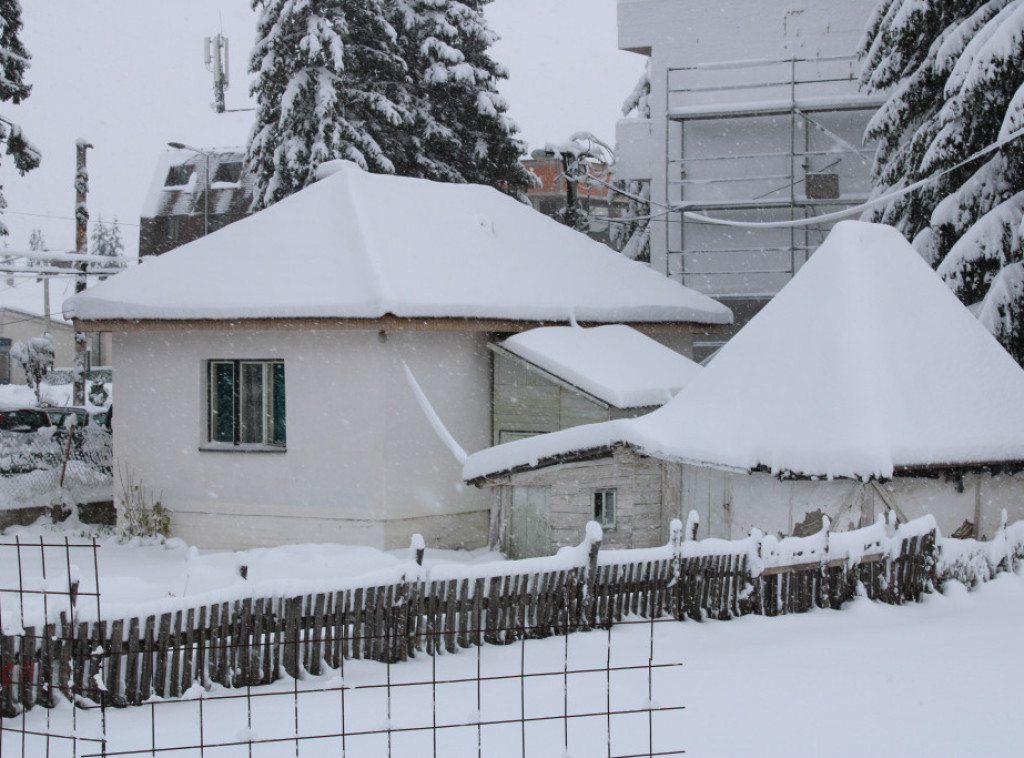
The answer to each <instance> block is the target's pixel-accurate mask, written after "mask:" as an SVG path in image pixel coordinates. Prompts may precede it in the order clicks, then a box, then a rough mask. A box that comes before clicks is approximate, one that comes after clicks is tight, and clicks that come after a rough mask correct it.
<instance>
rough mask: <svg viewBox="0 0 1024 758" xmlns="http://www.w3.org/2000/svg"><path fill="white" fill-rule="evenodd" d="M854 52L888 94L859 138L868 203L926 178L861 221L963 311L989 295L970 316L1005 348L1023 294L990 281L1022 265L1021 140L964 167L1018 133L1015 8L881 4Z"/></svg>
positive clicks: (1020, 9) (1021, 35)
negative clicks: (930, 272) (871, 149)
mask: <svg viewBox="0 0 1024 758" xmlns="http://www.w3.org/2000/svg"><path fill="white" fill-rule="evenodd" d="M860 54H861V56H862V59H863V61H864V68H863V72H862V76H861V81H862V84H863V85H864V87H865V88H866V89H868V90H869V91H884V90H887V89H889V88H891V91H890V94H889V96H888V100H887V102H886V103H885V104H884V105H883V106H882V108H881V109H880V110H879V111H878V113H877V114H876V115H875V116H874V118H873V119H872V120H871V122H870V123H869V126H868V129H867V133H866V136H867V139H868V140H874V139H877V140H879V144H880V148H879V152H878V156H877V158H876V162H875V166H874V169H873V171H874V174H873V178H874V182H875V195H876V196H879V195H882V194H885V193H888V192H889V191H891V190H893V189H898V188H900V187H903V186H906V185H909V184H911V183H913V182H915V181H917V180H919V179H923V178H927V177H934V179H933V180H932V181H931V182H930V183H929V184H928V185H927V187H926V188H925V189H923V190H921V191H918V192H913V193H910V194H908V195H905V196H903V197H902V198H898V199H895V200H891V201H889V202H887V203H886V204H885V205H884V206H882V207H881V208H880V209H877V210H875V211H874V212H872V213H871V214H870V218H871V219H872V220H876V221H883V222H886V223H890V224H893V225H895V226H896V227H897V228H899V229H900V231H902V232H903V234H904V235H905V236H906V237H907V238H908V239H911V240H912V241H913V243H914V246H915V247H916V248H917V250H918V251H919V252H920V253H921V254H922V255H923V256H924V257H925V258H926V259H927V260H929V261H930V262H932V263H933V265H935V266H936V267H937V270H938V273H939V274H940V275H941V276H942V277H943V278H944V279H945V280H946V282H947V283H948V284H949V285H950V286H951V287H952V288H953V290H954V291H955V292H956V293H957V295H958V296H959V297H960V299H961V301H963V302H964V303H965V304H967V305H971V304H974V303H976V302H979V301H982V300H983V299H986V298H988V297H990V296H992V297H996V296H997V295H998V298H999V303H998V306H997V305H996V304H995V303H989V304H988V305H987V306H983V308H982V310H985V309H986V308H987V309H988V312H989V313H993V312H995V311H997V310H999V311H1001V313H1002V314H1003V316H1002V317H1001V318H999V319H989V321H988V325H989V327H990V328H991V329H993V330H995V329H996V327H995V325H996V324H997V323H999V324H1002V326H1001V327H999V329H1000V331H996V332H995V333H996V334H997V337H1000V340H1001V341H1002V342H1003V344H1004V346H1006V347H1007V348H1008V349H1011V351H1012V348H1011V343H1012V339H1011V338H1010V337H1009V336H1007V335H1011V334H1014V333H1024V321H1021V322H1020V323H1019V324H1016V325H1014V320H1015V319H1019V318H1020V314H1024V308H1022V307H1020V306H1021V304H1022V303H1024V300H1022V299H1021V298H1022V297H1024V292H1021V290H1020V288H1017V289H1016V290H1014V288H1007V287H999V288H998V289H999V293H996V291H995V289H994V283H995V282H996V281H997V280H998V279H999V278H1000V277H999V275H1000V272H1001V271H1002V270H1003V269H1004V268H1005V267H1007V266H1008V265H1010V264H1013V263H1015V262H1017V261H1020V260H1021V259H1022V258H1024V243H1022V239H1021V230H1020V226H1021V222H1022V220H1024V163H1022V159H1024V141H1022V140H1019V139H1018V140H1014V141H1010V142H1007V143H1006V144H1004V145H1002V146H1001V147H1000V148H999V149H998V150H996V151H995V152H992V153H989V154H987V155H985V156H982V157H980V158H978V159H976V160H973V161H969V162H966V163H964V161H965V159H967V158H969V157H970V156H972V155H974V154H975V153H977V152H978V151H980V150H981V149H983V148H985V147H988V146H989V145H991V144H993V143H994V142H997V141H999V140H1001V139H1003V138H1006V137H1008V136H1009V135H1011V134H1013V133H1014V132H1016V131H1018V130H1020V129H1021V127H1022V126H1024V0H987V1H986V0H882V1H881V2H879V4H878V5H877V6H876V8H875V11H874V13H873V15H872V17H871V20H870V21H869V23H868V26H867V29H866V31H865V34H864V38H863V41H862V43H861V47H860ZM961 163H964V165H962V166H961V165H960V164H961ZM1014 291H1015V292H1016V294H1015V295H1013V296H1012V297H1011V298H1010V299H1007V297H1008V296H1009V295H1008V293H1012V292H1014ZM1014 298H1016V299H1014ZM1015 303H1016V304H1015ZM1000 335H1002V336H1000ZM1015 357H1016V358H1017V360H1018V361H1019V362H1021V363H1022V365H1024V354H1022V353H1018V354H1016V355H1015Z"/></svg>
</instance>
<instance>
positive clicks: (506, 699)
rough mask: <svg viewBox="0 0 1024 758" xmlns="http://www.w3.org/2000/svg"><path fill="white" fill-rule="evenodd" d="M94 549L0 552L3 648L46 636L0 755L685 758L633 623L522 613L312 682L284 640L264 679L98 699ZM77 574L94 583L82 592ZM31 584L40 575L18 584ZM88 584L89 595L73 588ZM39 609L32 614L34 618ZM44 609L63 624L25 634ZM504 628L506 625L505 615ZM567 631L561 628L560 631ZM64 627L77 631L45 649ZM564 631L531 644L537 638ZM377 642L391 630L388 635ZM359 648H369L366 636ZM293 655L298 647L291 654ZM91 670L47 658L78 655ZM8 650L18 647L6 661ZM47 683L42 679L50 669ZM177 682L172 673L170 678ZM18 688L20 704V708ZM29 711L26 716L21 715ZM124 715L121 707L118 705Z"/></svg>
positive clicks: (300, 641)
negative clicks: (141, 698)
mask: <svg viewBox="0 0 1024 758" xmlns="http://www.w3.org/2000/svg"><path fill="white" fill-rule="evenodd" d="M99 551H100V548H99V547H98V545H97V543H96V542H95V541H93V542H91V543H89V544H74V543H70V542H69V541H68V540H66V539H65V540H63V541H62V542H60V541H58V542H52V543H46V542H44V541H43V540H40V541H39V542H38V543H25V542H22V541H20V540H17V539H16V540H14V541H13V542H8V543H3V544H2V545H0V557H3V558H4V559H5V560H4V561H3V564H2V565H3V570H2V573H0V609H3V608H6V609H8V610H9V612H8V613H7V614H6V615H5V616H3V617H0V626H2V627H3V630H4V637H3V640H4V644H5V645H9V644H10V642H9V641H10V640H12V639H14V635H15V634H17V633H21V634H22V635H23V636H27V637H31V638H34V639H36V640H38V641H39V644H38V646H36V648H35V649H36V652H35V653H34V654H33V655H32V656H30V657H25V656H18V655H4V660H5V661H6V662H7V663H6V664H5V665H4V668H3V671H2V672H0V683H2V687H3V690H2V691H3V695H4V703H5V705H6V707H5V708H4V709H3V710H2V712H0V749H2V750H0V752H2V753H3V755H5V756H8V755H20V756H22V758H24V757H25V756H33V757H35V756H47V757H49V756H71V757H72V758H87V757H91V756H142V755H149V756H154V755H175V756H207V755H210V756H218V757H219V756H225V757H228V756H231V757H233V756H246V757H247V758H251V756H280V755H285V754H287V755H295V756H296V757H297V758H300V757H301V756H322V755H329V754H337V755H344V756H347V757H348V758H352V757H353V756H375V757H376V756H395V757H396V758H398V757H401V756H417V757H419V756H425V755H432V756H446V757H447V756H455V757H458V756H477V758H483V757H484V756H487V758H503V757H504V756H509V758H513V757H515V756H521V757H523V758H525V756H527V755H529V756H531V758H532V757H533V756H544V755H552V756H565V755H587V756H606V758H638V757H639V756H656V755H678V754H681V753H682V749H681V747H680V742H681V734H680V731H679V729H678V724H677V720H676V719H675V718H674V716H678V712H679V711H681V710H682V708H683V706H682V705H681V704H680V702H679V699H680V693H681V692H682V690H683V688H682V686H681V680H680V675H681V668H680V663H679V660H678V655H679V651H678V649H677V646H676V645H674V644H673V643H671V642H670V641H669V640H668V639H666V638H665V634H664V633H665V632H667V631H668V628H667V627H666V626H665V624H666V623H667V621H669V619H663V620H653V619H648V620H639V619H633V620H630V619H626V620H624V623H622V624H620V625H617V626H615V627H612V626H610V625H609V626H608V627H607V628H600V629H599V628H594V629H592V630H591V631H590V632H589V633H581V634H570V633H569V632H571V631H574V630H573V629H569V628H565V629H561V630H557V629H551V628H545V629H544V630H540V629H534V628H530V627H528V626H527V619H526V617H525V616H522V617H520V618H519V619H518V622H516V623H514V624H512V625H509V626H508V627H507V628H505V629H495V628H493V627H488V628H487V629H486V630H485V629H483V628H481V629H468V630H467V631H468V632H469V636H470V637H472V638H480V639H482V638H483V636H484V634H485V631H486V632H487V633H490V632H494V631H497V632H499V634H498V635H497V637H496V638H495V640H496V641H495V642H494V643H493V644H482V645H472V646H470V645H468V644H466V645H463V644H457V645H456V646H455V648H454V651H450V650H449V648H448V646H447V644H446V641H445V639H444V638H445V635H446V631H445V628H444V625H443V624H442V625H439V626H437V627H435V628H433V629H432V630H431V632H430V633H431V636H432V637H433V639H432V642H431V644H430V645H429V647H430V648H431V650H432V651H433V654H431V655H424V654H419V655H415V656H413V657H411V658H407V659H406V660H404V661H401V662H399V661H397V660H395V661H390V660H387V661H383V662H382V661H379V660H369V659H358V658H346V657H345V656H341V657H340V658H339V659H338V660H337V662H336V665H335V666H330V665H327V663H326V662H325V661H323V660H319V661H318V662H317V665H316V669H317V671H318V672H319V673H316V674H314V673H312V672H311V671H310V668H313V666H311V665H310V664H309V660H310V659H309V658H306V657H304V656H303V652H302V650H301V649H300V648H305V649H307V650H308V649H309V644H310V642H311V640H310V639H309V637H310V636H311V635H298V636H296V637H293V638H292V639H290V640H289V641H288V642H286V643H285V649H284V650H283V653H282V655H283V656H284V657H287V658H290V659H292V660H295V661H303V664H302V665H301V666H300V667H299V668H298V669H297V670H296V671H295V675H288V674H286V673H284V670H283V664H278V665H279V666H280V667H281V671H279V672H278V676H276V677H275V678H274V681H272V683H270V684H267V685H263V686H257V685H256V684H255V683H252V684H246V685H245V686H241V687H239V686H237V685H236V686H235V687H227V686H224V685H223V684H219V683H217V682H215V681H212V680H207V681H203V680H202V678H199V679H196V680H195V681H194V682H193V683H192V684H191V686H190V687H188V688H187V689H186V690H184V691H183V692H182V693H181V695H180V696H179V697H177V698H174V699H164V698H161V697H159V696H156V695H155V694H150V696H149V697H148V698H147V699H146V700H145V703H144V705H143V706H141V707H123V706H125V702H123V701H121V702H119V701H117V700H114V699H111V698H110V697H108V696H107V694H108V693H107V690H106V686H105V684H104V682H106V681H110V680H111V678H115V679H116V678H117V677H118V676H123V673H124V672H121V673H120V674H118V673H117V672H114V673H113V675H111V672H110V670H109V669H110V667H111V666H118V665H119V663H118V658H117V657H116V656H112V655H111V654H110V653H111V650H110V646H109V644H108V643H109V640H107V641H103V640H100V642H99V644H97V640H96V639H94V638H92V637H91V634H90V633H89V628H90V627H89V625H88V624H78V623H75V622H76V620H77V617H78V612H79V611H82V615H83V616H84V615H86V613H85V609H86V608H88V615H89V616H92V617H93V618H96V619H102V618H103V616H102V607H101V603H100V597H101V595H100V591H99V576H100V573H99V570H98V558H99ZM83 574H89V575H90V576H89V578H90V579H91V581H89V582H83V581H81V580H82V579H83ZM26 577H34V579H32V580H30V581H26ZM81 587H94V588H95V591H89V592H86V591H82V590H81V589H80V588H81ZM33 606H38V607H37V608H33ZM38 610H41V611H42V614H41V618H44V619H45V618H53V617H54V616H56V617H57V618H58V619H60V621H58V622H57V624H56V625H55V624H46V625H44V626H43V627H42V628H39V629H37V628H34V627H22V626H21V621H22V620H23V619H29V618H32V617H33V616H34V612H35V611H38ZM510 620H511V618H510ZM563 623H565V622H563ZM58 627H59V628H64V629H66V630H68V631H67V633H68V634H69V635H70V638H69V639H67V640H65V641H66V642H68V643H70V644H65V645H63V646H62V647H61V648H60V651H59V652H58V651H57V649H56V648H55V647H50V646H49V642H52V641H54V640H55V639H56V638H57V637H58V636H59V635H58V631H57V630H58ZM541 633H543V634H544V635H549V634H552V633H554V634H555V635H557V636H544V637H538V636H535V635H537V634H541ZM381 636H382V637H386V636H389V635H386V634H382V635H381ZM367 644H368V645H369V646H371V647H373V646H374V645H376V644H380V645H382V646H383V645H384V644H385V641H384V640H381V641H380V642H379V643H378V642H375V641H374V640H369V641H368V642H367ZM274 645H275V643H274V642H273V640H272V639H271V638H270V637H269V636H268V635H260V637H259V639H258V640H256V641H255V644H254V641H253V640H252V639H251V638H250V639H249V640H248V641H247V642H246V643H245V644H244V645H243V644H241V643H238V644H235V643H233V642H231V641H227V640H226V641H225V645H224V647H223V648H222V651H221V655H222V659H221V660H222V661H225V662H228V663H231V662H235V663H237V661H238V660H239V657H240V656H244V655H255V656H256V657H257V658H261V659H262V658H263V657H264V656H267V657H268V659H271V660H272V658H270V653H269V650H270V648H271V647H272V646H274ZM288 646H292V647H293V648H294V649H292V650H291V651H289V650H288V649H287V648H288ZM76 650H77V651H78V652H79V653H82V654H84V655H86V657H87V658H88V659H89V661H90V662H89V664H88V665H87V666H84V667H79V668H77V669H74V668H72V667H70V666H67V665H62V663H61V661H59V660H58V661H54V660H52V658H53V657H54V656H56V657H58V658H60V657H62V656H68V657H70V656H71V655H72V654H73V653H74V651H76ZM5 652H7V653H10V652H12V651H5ZM43 672H50V673H43ZM164 675H166V676H172V675H173V672H171V671H170V670H168V671H166V672H164ZM15 691H16V692H17V703H18V707H12V706H13V705H14V703H15V698H14V697H13V695H14V693H15ZM29 706H35V707H29ZM119 706H122V707H119Z"/></svg>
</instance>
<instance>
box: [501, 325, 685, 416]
mask: <svg viewBox="0 0 1024 758" xmlns="http://www.w3.org/2000/svg"><path fill="white" fill-rule="evenodd" d="M501 347H503V348H505V349H506V350H508V351H509V352H510V353H513V354H514V355H517V356H519V357H520V358H522V359H523V360H525V361H528V362H529V363H532V364H534V365H535V366H537V367H539V368H541V369H543V370H544V371H547V372H548V373H550V374H554V375H555V376H557V377H559V378H560V379H563V380H565V381H566V382H568V383H570V384H572V385H574V386H576V387H579V388H580V389H581V390H583V391H584V392H587V393H589V394H591V395H593V396H594V397H596V398H598V399H599V400H603V401H604V402H606V403H608V404H610V405H613V406H615V407H617V408H640V407H644V406H653V405H664V404H665V403H667V402H668V401H669V400H671V399H672V398H673V397H674V396H675V395H676V393H677V392H679V390H681V389H682V388H683V387H684V386H686V384H687V383H688V382H689V381H690V380H691V379H693V377H695V376H696V375H697V373H698V372H699V371H700V370H701V367H700V364H698V363H694V362H693V361H691V360H690V359H689V358H687V357H686V356H684V355H680V354H679V353H677V352H676V351H675V350H672V349H670V348H668V347H665V346H664V345H662V344H661V343H660V342H656V341H655V340H653V339H651V338H650V337H648V336H647V335H645V334H641V333H640V332H638V331H636V330H635V329H632V328H630V327H628V326H625V325H622V324H608V325H606V326H597V327H593V328H590V329H584V328H582V327H579V326H545V327H540V328H537V329H530V330H529V331H526V332H521V333H520V334H516V335H513V336H512V337H509V338H508V339H507V340H505V341H504V342H502V343H501Z"/></svg>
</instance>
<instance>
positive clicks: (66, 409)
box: [42, 405, 107, 429]
mask: <svg viewBox="0 0 1024 758" xmlns="http://www.w3.org/2000/svg"><path fill="white" fill-rule="evenodd" d="M42 410H44V411H45V412H46V414H47V415H48V416H49V417H50V421H51V422H53V425H54V426H56V427H60V428H62V429H63V428H67V426H68V425H69V424H70V420H71V417H72V416H74V418H75V425H76V426H78V427H79V428H83V427H85V426H86V425H87V424H89V423H90V422H91V423H93V424H95V425H96V426H98V427H100V428H101V429H107V425H106V421H107V411H96V412H95V413H89V411H87V410H86V409H85V408H82V407H79V406H56V405H54V406H46V407H45V408H42Z"/></svg>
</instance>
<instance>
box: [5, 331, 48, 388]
mask: <svg viewBox="0 0 1024 758" xmlns="http://www.w3.org/2000/svg"><path fill="white" fill-rule="evenodd" d="M54 359H55V354H54V352H53V339H52V338H51V337H50V335H49V334H46V333H44V334H43V335H42V336H41V337H33V338H32V339H30V340H29V341H28V342H15V343H14V344H13V345H12V346H11V360H13V361H15V362H16V363H17V364H18V365H19V366H21V368H22V370H24V372H25V380H26V381H27V382H28V386H29V387H30V388H31V389H33V390H35V393H36V402H39V400H40V396H39V393H40V390H41V385H42V382H43V377H45V376H46V375H47V374H49V373H50V370H51V369H52V368H53V361H54Z"/></svg>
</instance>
